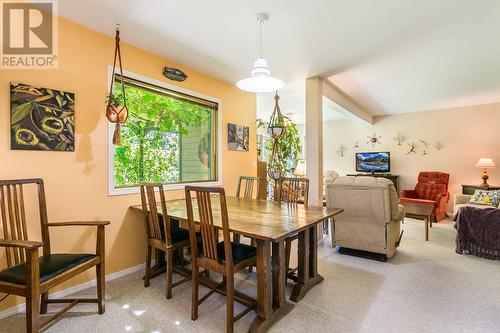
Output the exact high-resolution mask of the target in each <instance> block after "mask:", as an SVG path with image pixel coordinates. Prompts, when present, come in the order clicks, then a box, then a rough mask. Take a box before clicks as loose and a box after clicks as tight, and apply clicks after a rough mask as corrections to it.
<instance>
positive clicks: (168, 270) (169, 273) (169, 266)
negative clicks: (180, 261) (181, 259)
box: [165, 250, 173, 299]
mask: <svg viewBox="0 0 500 333" xmlns="http://www.w3.org/2000/svg"><path fill="white" fill-rule="evenodd" d="M165 254H166V258H165V259H166V261H167V267H166V274H165V275H166V276H167V299H171V298H172V266H173V260H172V251H171V250H167V251H166V253H165Z"/></svg>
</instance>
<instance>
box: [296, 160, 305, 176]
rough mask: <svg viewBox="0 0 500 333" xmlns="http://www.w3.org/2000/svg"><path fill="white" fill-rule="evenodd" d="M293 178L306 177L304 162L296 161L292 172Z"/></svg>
mask: <svg viewBox="0 0 500 333" xmlns="http://www.w3.org/2000/svg"><path fill="white" fill-rule="evenodd" d="M293 174H294V175H295V176H305V175H306V160H298V161H297V166H296V167H295V170H293Z"/></svg>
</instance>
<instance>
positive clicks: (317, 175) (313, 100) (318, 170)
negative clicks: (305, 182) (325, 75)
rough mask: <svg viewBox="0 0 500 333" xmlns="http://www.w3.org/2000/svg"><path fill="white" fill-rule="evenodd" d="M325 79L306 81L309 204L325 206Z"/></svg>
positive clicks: (315, 78) (318, 78) (309, 79)
mask: <svg viewBox="0 0 500 333" xmlns="http://www.w3.org/2000/svg"><path fill="white" fill-rule="evenodd" d="M322 87H323V79H322V78H320V77H318V76H315V77H312V78H308V79H306V165H307V168H306V176H307V178H309V204H310V205H312V206H321V205H322V204H323V92H322Z"/></svg>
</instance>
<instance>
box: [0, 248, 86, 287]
mask: <svg viewBox="0 0 500 333" xmlns="http://www.w3.org/2000/svg"><path fill="white" fill-rule="evenodd" d="M93 258H95V255H94V254H77V253H74V254H47V255H44V256H41V257H40V258H39V265H40V282H44V281H46V280H48V279H50V278H52V277H54V276H56V275H58V274H60V273H63V272H65V271H67V270H69V269H71V268H73V267H75V266H78V265H80V264H83V263H84V262H87V261H89V260H91V259H93ZM26 265H27V264H26V263H24V264H20V265H17V266H13V267H10V268H7V269H5V270H3V271H1V272H0V281H5V282H10V283H15V284H22V285H25V284H26Z"/></svg>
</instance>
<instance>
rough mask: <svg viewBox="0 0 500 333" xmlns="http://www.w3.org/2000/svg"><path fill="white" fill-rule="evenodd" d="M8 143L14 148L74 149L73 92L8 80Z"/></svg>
mask: <svg viewBox="0 0 500 333" xmlns="http://www.w3.org/2000/svg"><path fill="white" fill-rule="evenodd" d="M10 128H11V130H10V133H11V135H10V136H11V139H10V147H11V149H15V150H47V151H74V150H75V94H73V93H69V92H65V91H58V90H53V89H48V88H40V87H34V86H31V85H28V84H23V83H15V82H11V84H10Z"/></svg>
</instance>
